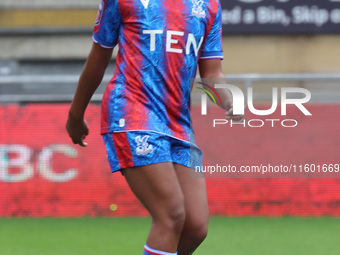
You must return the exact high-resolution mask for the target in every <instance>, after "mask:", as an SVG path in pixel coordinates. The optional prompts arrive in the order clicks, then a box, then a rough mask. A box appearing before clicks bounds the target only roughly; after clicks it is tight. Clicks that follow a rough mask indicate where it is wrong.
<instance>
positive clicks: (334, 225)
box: [0, 217, 340, 255]
mask: <svg viewBox="0 0 340 255" xmlns="http://www.w3.org/2000/svg"><path fill="white" fill-rule="evenodd" d="M150 223H151V221H150V219H149V218H81V219H54V218H47V219H16V218H12V219H0V254H1V255H61V254H62V255H78V254H79V255H90V254H91V255H93V254H95V255H109V254H114V255H139V254H142V248H143V245H144V242H145V239H146V236H147V232H148V228H149V226H150ZM339 230H340V218H293V217H284V218H265V217H258V218H257V217H256V218H242V217H239V218H227V217H213V218H211V221H210V230H209V235H208V238H207V239H206V241H205V242H204V244H202V246H201V247H200V248H199V249H198V250H197V252H196V253H195V255H220V254H221V255H224V254H226V255H227V254H231V255H241V254H242V255H248V254H252V255H257V254H258V255H263V254H270V255H284V254H293V255H300V254H301V255H305V254H308V255H333V254H334V255H338V254H340V245H339V236H340V234H339Z"/></svg>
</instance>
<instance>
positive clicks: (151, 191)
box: [123, 162, 184, 217]
mask: <svg viewBox="0 0 340 255" xmlns="http://www.w3.org/2000/svg"><path fill="white" fill-rule="evenodd" d="M123 173H124V177H125V179H126V181H127V183H128V184H129V186H130V188H131V190H132V192H133V193H134V194H135V195H136V197H137V198H138V199H139V200H140V201H141V202H142V203H143V205H144V206H145V208H146V209H147V210H148V211H149V212H150V214H151V215H152V216H153V217H163V216H164V214H169V213H173V214H180V213H181V210H184V196H183V193H182V190H181V186H180V183H179V182H178V179H177V175H176V172H175V169H174V164H173V163H171V162H165V163H157V164H151V165H147V166H141V167H133V168H126V169H124V170H123Z"/></svg>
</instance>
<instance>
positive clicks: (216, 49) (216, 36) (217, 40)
mask: <svg viewBox="0 0 340 255" xmlns="http://www.w3.org/2000/svg"><path fill="white" fill-rule="evenodd" d="M218 3H219V1H218ZM200 59H223V46H222V10H221V5H220V3H219V4H218V11H217V14H216V17H215V21H214V23H213V25H212V27H211V29H210V31H209V34H208V36H207V37H206V39H205V43H204V45H203V49H202V54H201V57H200Z"/></svg>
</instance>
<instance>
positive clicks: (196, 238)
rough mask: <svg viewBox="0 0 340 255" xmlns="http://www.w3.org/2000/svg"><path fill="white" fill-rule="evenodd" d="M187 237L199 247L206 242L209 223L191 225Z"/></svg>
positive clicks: (187, 230) (200, 222)
mask: <svg viewBox="0 0 340 255" xmlns="http://www.w3.org/2000/svg"><path fill="white" fill-rule="evenodd" d="M185 232H186V236H187V237H188V238H189V239H190V240H192V242H193V243H195V244H197V246H198V245H199V244H200V243H202V242H203V241H204V239H205V238H206V237H207V235H208V221H204V220H200V221H196V222H194V223H192V224H190V225H189V226H188V227H187V228H186V229H185Z"/></svg>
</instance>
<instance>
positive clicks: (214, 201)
mask: <svg viewBox="0 0 340 255" xmlns="http://www.w3.org/2000/svg"><path fill="white" fill-rule="evenodd" d="M68 108H69V106H68V105H54V104H48V105H27V106H22V107H20V106H17V105H9V106H0V120H1V123H0V194H1V196H0V216H2V217H4V216H5V217H11V216H15V217H26V216H30V217H47V216H53V217H80V216H91V217H92V216H141V215H147V212H146V210H145V209H143V207H142V205H141V204H140V203H139V202H138V201H137V200H136V198H135V197H134V195H133V194H132V193H131V191H130V190H129V188H128V186H127V184H126V183H125V180H124V178H123V177H122V176H121V175H120V174H113V175H112V174H111V172H110V169H109V165H108V163H107V161H106V153H105V148H104V144H103V141H102V138H101V137H100V135H99V123H100V122H99V115H100V108H99V107H98V106H95V105H90V106H89V108H88V111H87V114H86V119H87V121H88V123H89V126H90V135H89V136H88V138H87V139H86V140H87V142H88V144H89V146H88V147H87V148H81V147H79V146H75V145H73V144H72V143H71V142H70V139H69V137H68V135H67V134H66V132H65V128H64V126H65V122H66V117H67V111H68ZM309 109H310V110H311V112H312V114H313V116H312V117H304V116H301V115H299V114H298V111H295V112H296V114H295V113H294V114H295V115H294V114H293V117H294V118H295V119H297V120H298V122H299V125H298V126H297V127H295V128H283V127H275V128H271V127H270V126H267V127H262V128H251V127H242V126H238V127H235V128H234V127H233V128H230V127H228V126H226V125H220V126H218V127H216V128H212V122H211V121H199V120H200V119H201V117H200V112H199V111H200V107H194V108H193V118H194V119H196V122H198V123H196V128H195V130H196V137H197V142H198V144H199V145H200V146H201V147H202V149H203V151H204V164H205V165H212V164H216V162H217V163H219V164H221V165H223V164H232V165H237V166H240V164H244V165H259V164H268V163H270V164H273V165H275V164H291V163H292V162H293V163H295V164H307V163H308V164H312V163H314V164H324V163H325V164H326V163H327V164H330V163H333V164H335V163H340V162H339V161H340V160H339V151H340V150H339V148H340V137H339V135H338V134H339V132H338V131H337V129H338V128H337V127H338V126H339V124H340V121H339V120H336V119H334V118H331V117H334V116H337V115H338V109H339V106H338V105H322V106H321V105H313V106H310V107H309ZM208 110H209V116H210V120H211V119H212V118H215V117H216V118H221V116H222V117H223V113H222V112H221V111H219V110H217V108H209V109H208ZM275 116H276V117H280V116H278V115H274V117H275ZM250 117H254V116H250ZM247 118H248V117H247ZM290 118H292V117H291V116H290ZM256 119H259V118H258V117H256ZM260 119H261V118H260ZM262 119H263V118H262ZM329 123H331V124H329ZM337 160H338V162H336V161H337ZM220 177H221V176H220ZM223 177H228V176H223ZM245 177H249V176H246V175H245ZM280 177H285V176H280ZM300 177H301V176H300ZM309 177H312V176H309ZM207 186H208V193H209V203H210V211H211V214H212V215H233V216H242V215H270V216H280V215H301V216H307V215H308V216H319V215H332V216H339V215H340V192H339V187H340V179H337V178H333V179H315V178H314V179H312V178H308V179H307V178H303V179H301V178H299V179H292V178H290V179H283V178H280V179H277V178H276V179H275V178H272V179H269V178H255V179H254V178H207Z"/></svg>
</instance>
